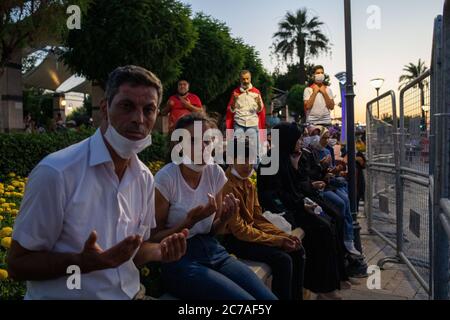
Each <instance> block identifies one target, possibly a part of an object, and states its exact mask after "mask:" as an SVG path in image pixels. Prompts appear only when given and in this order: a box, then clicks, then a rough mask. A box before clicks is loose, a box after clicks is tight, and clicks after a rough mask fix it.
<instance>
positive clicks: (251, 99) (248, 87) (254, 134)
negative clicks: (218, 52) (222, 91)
mask: <svg viewBox="0 0 450 320" xmlns="http://www.w3.org/2000/svg"><path fill="white" fill-rule="evenodd" d="M239 79H240V82H241V85H240V87H238V88H236V89H235V90H234V91H233V92H232V94H231V98H230V102H229V103H228V106H227V114H226V127H227V129H233V130H234V131H235V132H241V133H242V132H244V133H247V135H248V136H249V137H251V138H252V139H254V140H253V143H254V145H255V146H257V147H258V146H259V141H260V138H261V137H264V135H262V136H261V137H260V130H263V129H265V126H266V109H265V107H264V102H263V99H262V97H261V92H260V91H259V90H258V89H257V88H255V87H254V86H253V85H252V74H251V73H250V71H249V70H242V71H241V73H240V77H239ZM257 149H259V148H257ZM257 152H259V151H258V150H257Z"/></svg>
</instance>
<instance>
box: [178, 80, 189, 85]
mask: <svg viewBox="0 0 450 320" xmlns="http://www.w3.org/2000/svg"><path fill="white" fill-rule="evenodd" d="M182 81H184V82H187V84H190V83H189V81H187V80H186V79H180V80H178V81H177V84H180V82H182Z"/></svg>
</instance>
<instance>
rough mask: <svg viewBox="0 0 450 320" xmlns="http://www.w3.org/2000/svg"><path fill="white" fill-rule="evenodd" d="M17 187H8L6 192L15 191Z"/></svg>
mask: <svg viewBox="0 0 450 320" xmlns="http://www.w3.org/2000/svg"><path fill="white" fill-rule="evenodd" d="M14 189H15V187H14V186H7V187H6V190H8V191H14Z"/></svg>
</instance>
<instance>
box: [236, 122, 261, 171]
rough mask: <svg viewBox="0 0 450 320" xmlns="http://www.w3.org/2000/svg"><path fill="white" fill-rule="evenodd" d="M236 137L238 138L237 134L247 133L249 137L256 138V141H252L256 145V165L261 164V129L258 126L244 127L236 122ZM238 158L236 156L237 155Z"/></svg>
mask: <svg viewBox="0 0 450 320" xmlns="http://www.w3.org/2000/svg"><path fill="white" fill-rule="evenodd" d="M233 128H234V135H235V136H236V133H237V132H239V131H241V132H243V133H247V135H248V136H249V137H254V138H253V139H254V140H251V141H252V142H254V143H256V165H257V164H258V163H259V158H260V155H259V150H260V148H259V127H258V126H254V127H244V126H241V125H240V124H237V123H236V122H235V123H234V126H233ZM235 156H236V155H235Z"/></svg>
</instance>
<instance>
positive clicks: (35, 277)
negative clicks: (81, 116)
mask: <svg viewBox="0 0 450 320" xmlns="http://www.w3.org/2000/svg"><path fill="white" fill-rule="evenodd" d="M105 95H106V97H105V99H104V101H102V104H101V111H102V115H103V121H102V125H101V127H100V128H99V129H98V130H97V131H96V132H95V134H94V135H93V136H91V137H90V138H88V139H86V140H84V141H82V142H80V143H77V144H75V145H72V146H70V147H68V148H66V149H63V150H60V151H58V152H56V153H53V154H51V155H49V156H47V157H46V158H44V159H43V160H42V161H41V162H40V163H39V164H38V165H37V166H36V167H35V168H34V170H33V171H32V172H31V175H30V177H29V181H28V184H27V186H26V191H25V196H24V199H23V202H22V205H21V208H20V212H19V215H18V217H17V220H16V224H15V227H14V232H13V241H12V245H11V249H10V252H9V257H8V267H9V270H8V271H9V273H10V274H11V277H12V278H14V279H17V280H27V293H26V296H25V299H117V300H119V299H120V300H126V299H133V298H135V296H136V294H137V293H138V292H139V291H140V282H139V272H138V269H137V267H136V265H138V266H139V265H143V264H145V263H147V262H148V261H163V262H171V261H176V260H178V259H179V258H181V257H182V256H183V255H184V253H185V251H186V237H187V235H188V231H187V230H183V231H181V232H180V233H176V234H172V235H170V236H168V237H166V238H165V239H163V240H162V241H161V242H160V243H150V242H148V241H147V240H148V239H149V238H150V230H151V229H152V228H155V204H154V179H153V175H152V174H151V172H150V171H149V170H148V168H147V167H146V166H145V165H144V164H143V163H142V162H141V161H140V160H139V159H138V157H137V153H139V152H140V151H142V150H143V149H145V148H146V147H148V146H149V145H150V144H151V130H152V128H153V125H154V123H155V119H156V115H157V110H158V107H159V105H160V103H161V99H162V85H161V82H160V80H159V79H158V78H157V77H156V76H155V75H154V74H153V73H151V72H150V71H148V70H146V69H144V68H141V67H136V66H125V67H119V68H117V69H116V70H114V71H113V72H112V73H111V74H110V76H109V79H108V82H107V87H106V94H105ZM74 272H75V274H76V273H79V284H78V285H75V286H71V285H69V282H70V277H71V278H73V276H74ZM75 283H76V281H75Z"/></svg>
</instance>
